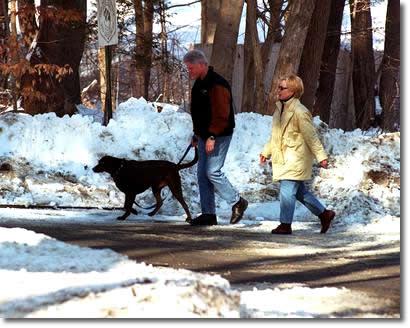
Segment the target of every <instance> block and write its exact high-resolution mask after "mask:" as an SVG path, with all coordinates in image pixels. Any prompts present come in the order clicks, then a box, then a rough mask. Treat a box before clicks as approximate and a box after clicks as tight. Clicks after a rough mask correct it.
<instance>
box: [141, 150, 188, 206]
mask: <svg viewBox="0 0 410 328" xmlns="http://www.w3.org/2000/svg"><path fill="white" fill-rule="evenodd" d="M191 147H192V144H191V143H189V145H188V147H187V148H186V150H185V153H184V155H182V157H181V159H180V160H179V162H178V164H177V165H179V164H181V163H182V161H183V160H184V159H185V157H186V155H188V152H189V151H190V149H191ZM169 194H170V191H169V189H168V192H167V193H166V194H165V190H164V189H162V190H161V200H162V202H164V201H165V199H167V198H168V197H169ZM134 204H135V206H137V207H138V208H139V209H140V210H141V211H142V212H143V213H144V212H146V213H148V212H149V211H151V210H153V209H154V208H155V206H156V203H155V204H152V205H150V206H147V207H144V206H141V205H140V204H138V203H137V202H136V201H135V200H134Z"/></svg>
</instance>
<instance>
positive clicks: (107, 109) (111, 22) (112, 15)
mask: <svg viewBox="0 0 410 328" xmlns="http://www.w3.org/2000/svg"><path fill="white" fill-rule="evenodd" d="M97 16H98V46H99V47H100V48H102V47H104V49H105V82H106V83H105V85H106V96H105V104H104V125H107V124H108V122H109V121H110V119H111V118H112V101H111V46H112V45H115V44H117V43H118V29H117V7H116V5H115V0H98V2H97Z"/></svg>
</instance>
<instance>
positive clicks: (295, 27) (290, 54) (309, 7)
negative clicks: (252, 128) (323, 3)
mask: <svg viewBox="0 0 410 328" xmlns="http://www.w3.org/2000/svg"><path fill="white" fill-rule="evenodd" d="M315 2H316V1H315V0H294V1H293V2H292V4H291V7H290V9H289V17H288V20H287V23H286V27H285V34H284V36H283V40H282V44H281V47H280V51H279V56H278V60H277V62H276V67H275V71H274V73H273V79H272V82H271V88H270V92H269V96H268V104H267V106H266V108H265V113H266V114H269V115H271V114H272V113H273V111H274V108H275V107H274V104H275V102H276V100H277V86H278V82H279V79H280V78H281V77H282V76H285V75H288V74H290V73H296V72H297V71H298V68H299V63H300V58H301V56H302V51H303V45H304V43H305V39H306V35H307V32H308V28H309V23H310V20H311V17H312V13H313V10H314V9H315Z"/></svg>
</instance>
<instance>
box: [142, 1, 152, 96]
mask: <svg viewBox="0 0 410 328" xmlns="http://www.w3.org/2000/svg"><path fill="white" fill-rule="evenodd" d="M153 25H154V3H153V0H146V1H145V10H144V58H145V62H144V63H145V65H144V98H145V99H146V100H149V85H150V80H151V67H152V44H153V42H152V28H153Z"/></svg>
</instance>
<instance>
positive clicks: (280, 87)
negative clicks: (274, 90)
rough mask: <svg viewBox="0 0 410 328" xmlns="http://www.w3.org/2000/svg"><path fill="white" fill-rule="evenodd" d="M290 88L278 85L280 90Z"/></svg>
mask: <svg viewBox="0 0 410 328" xmlns="http://www.w3.org/2000/svg"><path fill="white" fill-rule="evenodd" d="M287 89H288V88H287V87H282V86H281V85H280V86H278V90H279V91H282V90H287Z"/></svg>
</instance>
